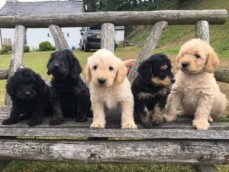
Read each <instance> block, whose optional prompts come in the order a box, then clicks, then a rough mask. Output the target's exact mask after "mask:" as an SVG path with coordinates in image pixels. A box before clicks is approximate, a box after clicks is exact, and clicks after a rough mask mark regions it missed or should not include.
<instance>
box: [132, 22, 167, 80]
mask: <svg viewBox="0 0 229 172" xmlns="http://www.w3.org/2000/svg"><path fill="white" fill-rule="evenodd" d="M167 25H168V22H166V21H161V22H158V23H156V24H155V25H154V26H153V27H152V29H151V32H150V34H149V36H148V38H147V39H146V40H145V42H144V45H143V47H142V49H141V51H140V53H139V55H138V59H137V61H136V63H135V65H134V66H133V68H132V69H131V72H130V74H129V75H128V78H129V80H130V83H131V84H132V83H133V81H134V79H135V77H136V76H137V69H138V66H139V64H140V63H141V62H142V61H144V60H145V59H147V58H149V57H150V56H151V55H152V53H153V50H154V49H155V47H156V45H157V43H158V41H159V40H160V37H161V35H162V33H163V31H164V30H165V28H166V27H167Z"/></svg>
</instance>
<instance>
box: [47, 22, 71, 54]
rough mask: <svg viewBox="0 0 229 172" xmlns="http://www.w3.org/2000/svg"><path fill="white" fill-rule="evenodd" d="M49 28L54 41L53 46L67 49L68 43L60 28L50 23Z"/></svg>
mask: <svg viewBox="0 0 229 172" xmlns="http://www.w3.org/2000/svg"><path fill="white" fill-rule="evenodd" d="M49 30H50V31H51V33H52V36H53V39H54V41H55V46H56V48H57V49H59V50H60V49H69V46H68V43H67V41H66V39H65V37H64V34H63V32H62V30H61V28H60V27H59V26H57V25H50V26H49Z"/></svg>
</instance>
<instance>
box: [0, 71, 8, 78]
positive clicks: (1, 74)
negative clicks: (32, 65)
mask: <svg viewBox="0 0 229 172" xmlns="http://www.w3.org/2000/svg"><path fill="white" fill-rule="evenodd" d="M7 76H8V69H5V70H0V80H2V79H7Z"/></svg>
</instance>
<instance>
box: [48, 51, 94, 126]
mask: <svg viewBox="0 0 229 172" xmlns="http://www.w3.org/2000/svg"><path fill="white" fill-rule="evenodd" d="M47 68H48V74H52V76H53V78H52V81H51V88H52V91H53V97H54V98H53V99H54V101H55V103H54V104H55V108H56V112H58V113H56V114H55V116H54V117H53V119H52V121H51V122H50V124H52V125H57V124H60V123H62V121H63V118H64V117H71V118H75V120H76V121H77V122H83V121H87V116H90V107H91V103H90V95H89V90H88V88H87V86H86V84H85V83H84V82H83V80H82V79H81V77H80V73H81V71H82V69H81V66H80V63H79V61H78V60H77V59H76V57H75V56H74V54H73V53H72V52H71V51H70V50H67V49H65V50H59V51H56V52H54V53H52V54H51V58H50V59H49V61H48V64H47Z"/></svg>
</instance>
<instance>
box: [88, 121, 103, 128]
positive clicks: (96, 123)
mask: <svg viewBox="0 0 229 172" xmlns="http://www.w3.org/2000/svg"><path fill="white" fill-rule="evenodd" d="M90 128H105V123H103V122H92V124H91V125H90Z"/></svg>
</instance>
